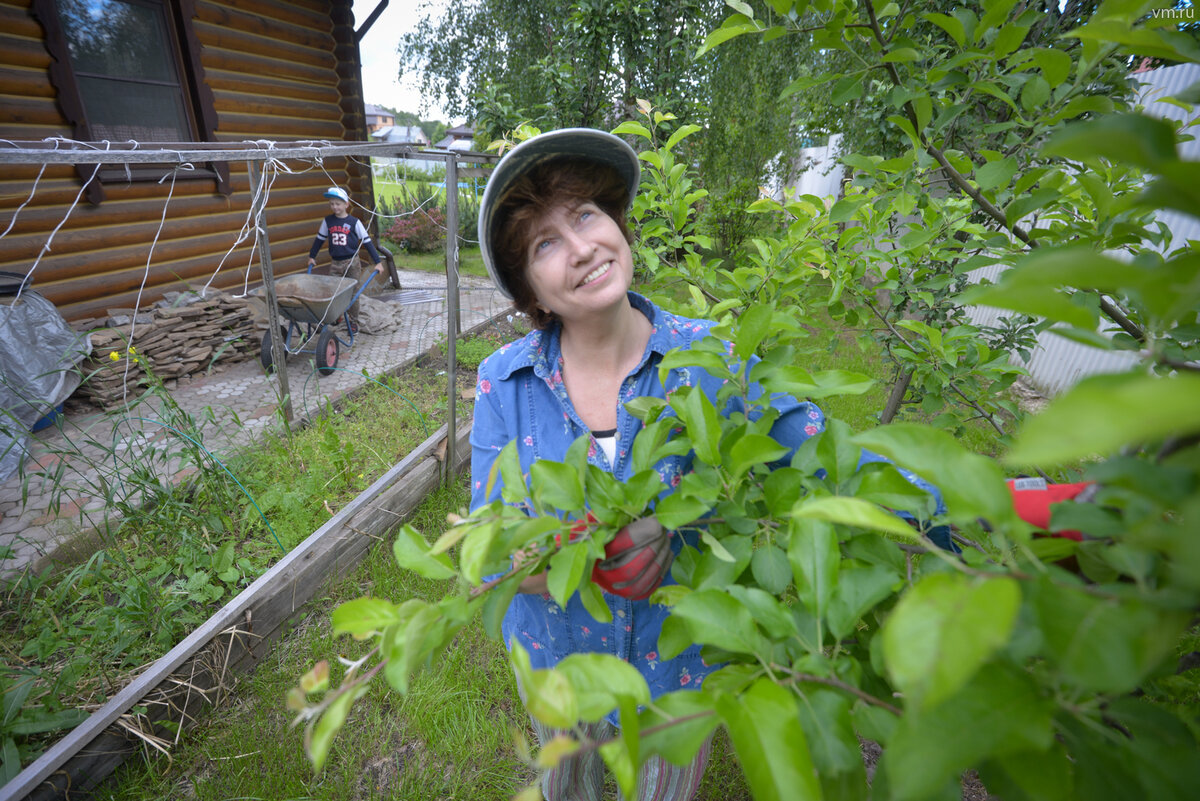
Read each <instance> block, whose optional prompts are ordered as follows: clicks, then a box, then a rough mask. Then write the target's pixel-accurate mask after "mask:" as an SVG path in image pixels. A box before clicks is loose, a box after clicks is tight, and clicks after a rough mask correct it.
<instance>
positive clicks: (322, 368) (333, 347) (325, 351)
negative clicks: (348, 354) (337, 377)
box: [316, 326, 341, 375]
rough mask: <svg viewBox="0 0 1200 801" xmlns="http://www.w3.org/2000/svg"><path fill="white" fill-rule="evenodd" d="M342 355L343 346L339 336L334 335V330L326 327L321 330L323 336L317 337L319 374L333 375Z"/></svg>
mask: <svg viewBox="0 0 1200 801" xmlns="http://www.w3.org/2000/svg"><path fill="white" fill-rule="evenodd" d="M340 354H341V344H340V343H339V342H338V338H337V335H336V334H335V333H333V329H332V328H330V327H329V326H325V327H324V328H322V329H321V335H320V336H319V337H317V351H316V357H317V372H319V373H320V374H321V375H329V374H330V373H332V372H333V371H334V369H335V368H336V367H337V363H338V356H339V355H340Z"/></svg>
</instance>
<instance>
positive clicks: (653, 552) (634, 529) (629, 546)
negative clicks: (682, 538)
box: [592, 516, 675, 601]
mask: <svg viewBox="0 0 1200 801" xmlns="http://www.w3.org/2000/svg"><path fill="white" fill-rule="evenodd" d="M604 555H605V558H604V559H603V560H601V561H599V562H597V563H596V566H595V567H594V568H593V569H592V581H594V582H596V584H598V585H600V587H601V588H603V589H604V590H607V591H608V592H611V593H613V594H614V595H620V596H622V597H624V598H630V599H632V600H634V601H640V600H642V599H644V598H649V597H650V593H652V592H654V591H655V590H656V589H658V586H659V585H660V584H662V580H663V577H665V576H666V575H667V570H668V569H670V567H671V562H672V560H674V558H675V553H674V552H673V551H672V550H671V539H670V535H669V534H668V532H667V530H666V529H664V528H663V527H662V524H661V523H659V522H658V518H656V517H653V516H651V517H643V518H640V519H638V520H634V521H633V522H632V523H630V524H629V525H627V526H625V527H624V528H622V529H621V530H620V531H618V532H617V536H615V537H613V538H612V540H610V541H609V542H608V544H607V545H605V546H604Z"/></svg>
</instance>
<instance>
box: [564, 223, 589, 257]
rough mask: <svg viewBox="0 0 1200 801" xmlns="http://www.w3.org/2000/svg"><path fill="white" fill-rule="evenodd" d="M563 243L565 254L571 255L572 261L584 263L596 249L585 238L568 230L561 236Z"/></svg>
mask: <svg viewBox="0 0 1200 801" xmlns="http://www.w3.org/2000/svg"><path fill="white" fill-rule="evenodd" d="M563 241H564V242H565V243H566V245H567V252H568V253H569V254H570V255H571V260H572V261H584V260H586V259H588V258H589V257H590V256H591V255H592V251H593V250H595V249H596V247H595V245H593V244H592V241H591V240H590V239H588V238H587V237H585V236H581V235H580V234H579V233H577V232H576V231H572V230H570V229H568V230H567V231H566V232H565V233H564V235H563Z"/></svg>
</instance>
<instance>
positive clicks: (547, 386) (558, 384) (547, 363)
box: [471, 292, 825, 722]
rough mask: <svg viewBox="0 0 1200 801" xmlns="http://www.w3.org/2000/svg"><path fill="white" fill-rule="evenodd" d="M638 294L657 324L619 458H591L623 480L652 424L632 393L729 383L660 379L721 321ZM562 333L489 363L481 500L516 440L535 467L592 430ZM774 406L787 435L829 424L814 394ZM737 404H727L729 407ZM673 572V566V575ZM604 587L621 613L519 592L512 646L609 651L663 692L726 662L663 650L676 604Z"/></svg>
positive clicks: (547, 662) (777, 432)
mask: <svg viewBox="0 0 1200 801" xmlns="http://www.w3.org/2000/svg"><path fill="white" fill-rule="evenodd" d="M629 300H630V302H631V303H632V304H633V307H634V308H635V309H637V310H638V311H639V312H641V313H642V314H644V315H646V317H647V318H648V319H649V320H650V322H651V323H652V325H653V332H652V333H651V335H650V341H649V342H648V343H647V345H646V352H645V353H644V354H643V356H642V359H641V361H640V362H639V363H638V366H637V367H636V368H635V369H634V370H633V372H631V373H630V374H629V376H628V377H627V378H626V379H625V381H624V382H623V383H622V384H621V388H620V396H619V397H620V405H619V406H618V409H617V431H616V463H615V464H610V463H609V461H608V457H607V456H605V454H604V452H603V451H602V450H601V448H600V447H599V446H598V445H597V443H596V441H595V439H594V438H593V439H592V441H591V447H590V448H589V449H588V461H589V462H590V463H591V464H594V465H596V466H598V467H601V468H603V469H605V470H608V471H611V472H612V473H613V475H614V476H615V477H616V478H617V479H619V480H622V481H624V480H628V479H629V478H630V476H631V474H632V464H631V463H632V459H631V457H630V446H631V445H632V443H633V439H634V437H635V436H637V433H638V431H640V430H641V428H642V422H641V421H640V420H638V419H637V418H636V417H634V416H633V415H631V414H629V412H627V411H626V410H625V407H624V404H625V403H626V402H628V401H630V400H633V399H634V398H637V397H642V396H651V397H656V398H665V397H666V396H667V395H668V394H669V393H670V392H672V391H674V390H675V389H678V388H679V387H682V386H700V387H702V388H703V389H704V392H705V393H706V394H707V395H708V396H709V398H710V399H711V400H713V401H714V403H715V401H716V396H717V390H718V389H719V388H720V386H721V381H720V379H717V378H714V377H713V376H711V375H710V374H709V373H707V372H705V371H704V370H702V369H701V368H698V367H681V368H678V369H674V370H671V371H670V372H669V373H668V375H667V380H666V383H665V384H664V383H660V382H659V380H658V363H659V361H660V360H661V359H662V357H663V356H664V355H665V354H666V353H667V352H668V351H671V350H674V349H675V348H684V349H687V348H690V347H692V345H693V344H694V343H696V342H698V341H700V340H702V339H704V338H705V337H706V336H708V333H709V330H710V329H711V328H712V327H713V326H714V325H715V324H714V323H712V322H710V321H706V320H693V319H689V318H686V317H680V316H677V315H674V314H670V313H668V312H665V311H664V310H662V309H660V308H659V307H658V306H656V305H654V304H653V303H651V302H650V301H649V300H647V299H646V298H644V297H642V296H640V295H638V294H636V293H633V292H630V293H629ZM560 333H561V330H560V329H559V328H558V327H557V326H555V327H553V328H551V329H549V330H545V331H533V332H531V333H530V334H527V335H526V336H525V337H524V338H522V339H520V340H517V341H516V342H512V343H510V344H507V345H504V346H503V347H501V348H500V349H499V350H497V351H496V352H495V353H493V354H492V355H491V356H489V357H488V358H487V359H485V360H484V361H483V363H482V364H481V365H480V367H479V376H478V384H477V386H476V390H475V420H474V423H473V425H472V429H471V508H472V509H475V508H477V507H479V506H482V505H484V504H487V503H489V502H491V501H492V500H494V499H496V498H498V497H500V481H499V477H498V476H497V480H496V482H495V483H494V485H493V487H492V493H491V495H490V496H485V494H484V493H485V488H486V484H487V477H488V474H489V472H490V470H491V467H492V464H493V462H494V461H495V460H496V458H497V456H498V455H499V453H500V450H501V449H502V448H503V447H504V446H505V445H507V444H508V443H509V442H510V441H512V440H516V442H517V451H518V454H519V456H520V460H521V467H522V469H523V471H524V472H525V474H526V475H528V473H529V468H530V465H531V464H532V463H533V462H534V461H535V460H537V459H552V460H556V461H561V460H562V459H563V458H565V456H566V452H567V448H568V447H569V446H570V445H571V443H572V442H574V441H575V440H576V439H577V438H579V437H580V436H583V435H584V434H590V432H589V431H588V428H587V426H586V425H584V423H583V421H582V420H580V419H579V415H578V414H576V412H575V407H574V405H573V404H572V403H571V399H570V398H569V397H568V396H567V392H566V389H565V387H564V386H563V380H562V351H561V341H560ZM772 406H773V407H774V408H776V409H778V410H779V412H780V417H779V419H778V420H776V422H775V424H774V425H773V427H772V429H771V435H772V436H773V437H774V438H775V439H776V440H777V441H778V442H780V443H781V444H784V445H788V446H790V447H792V448H795V447H798V446H799V445H800V444H801V443H802V442H804V440H806V439H808V438H809V437H811V436H813V435H814V434H817V433H818V432H820V431H821V430H822V429H823V428H824V425H825V417H824V415H823V414H822V412H821V410H820V409H819V408H817V407H816V406H815V405H814V404H812V403H808V402H802V401H798V400H796V399H795V398H793V397H791V396H789V395H782V394H781V395H778V396H777V397H775V398H774V399H773V401H772ZM731 411H732V409H730V408H727V409H726V410H725V412H726V413H727V414H728V413H730V412H731ZM691 460H692V457H691V455H690V454H689V455H687V456H673V457H668V458H664V459H663V460H662V461H660V462H659V463H658V464H657V466H656V467H657V470H658V472H659V475H660V476H661V477H662V482H663V486H664V489H665V488H667V487H674V486H677V485H678V484H679V481H680V478H681V477H682V476H683V474H684V473H686V472H687V471H688V470H689V469H690V466H691ZM683 539H684V538H681V537H673V538H672V547H673V548H674V549H675V551H676V553H678V551H679V549H680V548H682V546H683V542H682V540H683ZM692 544H694V543H692ZM673 582H674V580H673V579H672V578H671V577H670V576H668V577H667V579H666V581H665V583H668V584H670V583H673ZM604 597H605V600H606V601H607V602H608V605H609V608H610V609H611V610H612V617H613V620H612V622H611V623H607V624H604V623H599V622H597V621H596V620H595V619H594V618H592V616H591V615H590V614H589V613H588V612H587V610H586V609H585V608H584V606H583V602H582V601H581V600H580V598H579V595H578V593H576V594H575V595H574V596H572V597H571V599H570V600H569V601H568V602H567V608H566V609H562V608H561V607H559V606H558V604H557V603H555V602H554V600H553V599H551V597H550V596H549V595H548V594H547V595H533V594H526V593H519V594H517V596H516V597H515V598H514V599H513V602H512V605H511V606H510V607H509V610H508V613H507V614H506V616H505V618H504V623H503V625H502V632H503V636H504V641H505V643H506V644H507V645H508V646H509V647H510V648H511V643H512V642H513V640H514V639H515V640H516V641H518V642H520V643H521V645H522V646H523V647H524V648H525V649H526V650H527V651H528V652H529V654H530V658H531V661H532V663H533V667H534V668H547V667H553V666H554V665H556V664H557V663H558V662H559V660H561V659H563V658H564V657H566V656H567V655H568V654H571V653H577V652H604V653H609V654H612V655H614V656H617V657H620V658H621V659H624V660H625V661H627V662H629V663H630V664H632V665H634V666H635V667H636V668H637V669H638V670H639V671H640V672H641V674H642V675H643V676H644V677H645V678H646V681H647V682H648V683H649V685H650V692H651V695H652V696H653V697H658V696H659V695H661V694H663V693H665V692H669V691H671V690H677V689H679V688H681V687H692V688H694V687H699V686H700V683H701V682H702V681H703V680H704V677H705V676H706V675H707V674H708V673H710V672H712V671H713V670H714V669H716V667H717V666H710V665H707V664H705V663H704V662H703V661H702V660H701V659H700V649H699V647H698V646H693V647H691V648H689V649H687V650H686V651H684V652H683V653H681V654H679V655H678V656H676V657H675V658H674V659H671V660H660V659H659V657H658V653H657V647H658V635H659V632H660V631H661V629H662V623H663V620H664V619H666V617H667V616H668V615H669V614H670V609H669V608H668V607H666V606H661V605H658V604H651V603H649V602H648V601H631V600H628V599H626V598H622V597H620V596H617V595H610V594H608V593H605V595H604ZM614 722H615V721H614Z"/></svg>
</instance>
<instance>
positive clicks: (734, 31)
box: [696, 14, 761, 58]
mask: <svg viewBox="0 0 1200 801" xmlns="http://www.w3.org/2000/svg"><path fill="white" fill-rule="evenodd" d="M745 19H746V17H745V16H743V15H741V14H735V15H733V16H732V17H730V18H729V19H727V20H725V24H724V25H722V26H721V27H720V28H717V29H716V30H715V31H713V32H712V33H710V34H709V35H708V36H707V37H705V39H704V44H702V45H700V49H699V50H697V51H696V57H697V58H699V57H700V56H702V55H704V54H705V53H707V52H708V51H709V50H712V49H713V48H714V47H717V46H718V45H721V44H724V43H725V42H728V41H729V40H730V39H732V38H734V37H735V36H741V35H742V34H744V33H756V32H758V31H759V30H761V29H760V28H759V26H758V25H757V24H756V23H754V22H746V21H744V20H745ZM735 20H739V21H738V22H734V21H735ZM730 23H733V24H730Z"/></svg>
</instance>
